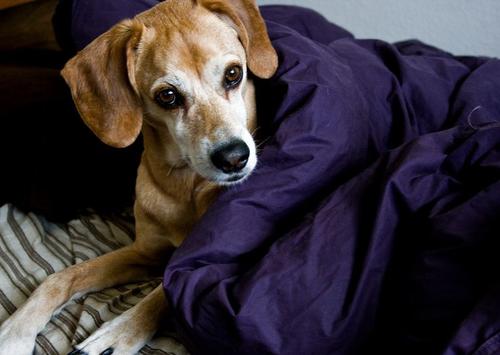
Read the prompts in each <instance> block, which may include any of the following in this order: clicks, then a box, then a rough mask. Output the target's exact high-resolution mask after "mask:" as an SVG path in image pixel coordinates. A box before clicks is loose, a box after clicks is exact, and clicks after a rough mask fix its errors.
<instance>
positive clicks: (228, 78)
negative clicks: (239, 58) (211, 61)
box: [224, 65, 243, 89]
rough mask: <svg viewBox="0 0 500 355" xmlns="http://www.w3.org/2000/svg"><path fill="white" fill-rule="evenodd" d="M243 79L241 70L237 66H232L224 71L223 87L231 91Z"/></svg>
mask: <svg viewBox="0 0 500 355" xmlns="http://www.w3.org/2000/svg"><path fill="white" fill-rule="evenodd" d="M242 78H243V69H242V68H241V67H240V66H239V65H233V66H231V67H229V68H227V69H226V73H225V74H224V86H225V87H226V89H231V88H233V87H235V86H236V85H238V84H239V83H240V81H241V79H242Z"/></svg>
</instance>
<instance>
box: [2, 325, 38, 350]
mask: <svg viewBox="0 0 500 355" xmlns="http://www.w3.org/2000/svg"><path fill="white" fill-rule="evenodd" d="M10 323H11V322H9V321H8V320H7V321H5V322H4V324H3V325H2V327H1V328H0V355H12V354H16V355H31V354H32V353H33V348H34V347H35V337H34V336H31V335H28V334H23V332H22V331H20V330H17V329H16V327H12V326H11V324H10Z"/></svg>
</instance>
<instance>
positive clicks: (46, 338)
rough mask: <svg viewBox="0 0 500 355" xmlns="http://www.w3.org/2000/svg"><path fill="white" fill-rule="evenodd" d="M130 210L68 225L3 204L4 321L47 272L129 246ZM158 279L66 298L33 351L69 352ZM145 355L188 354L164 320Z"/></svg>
mask: <svg viewBox="0 0 500 355" xmlns="http://www.w3.org/2000/svg"><path fill="white" fill-rule="evenodd" d="M133 236H134V225H133V217H131V215H130V214H125V213H124V214H121V215H110V216H103V215H96V214H95V213H94V214H92V213H90V212H89V213H88V214H86V215H82V216H80V218H78V219H75V220H71V221H69V222H67V223H51V222H49V221H47V219H45V218H44V217H42V216H39V215H36V214H34V213H24V212H22V211H20V210H18V209H16V208H15V207H14V206H13V205H11V204H6V205H4V206H2V207H1V208H0V270H1V272H0V306H1V307H0V322H2V321H4V320H5V319H6V318H7V317H8V316H9V315H11V314H12V313H13V312H14V311H15V310H16V308H17V307H19V306H20V305H21V304H22V303H23V302H24V301H25V300H26V299H27V297H28V296H29V295H30V294H31V293H32V292H33V291H34V289H35V288H36V286H37V285H39V284H40V283H41V282H42V281H43V280H44V279H45V278H46V277H47V276H48V275H50V274H52V273H54V272H57V271H60V270H62V269H64V268H66V267H67V266H69V265H72V264H75V263H78V262H81V261H84V260H87V259H90V258H95V257H96V256H99V255H102V254H104V253H106V252H109V251H111V250H114V249H116V248H119V247H121V246H124V245H127V244H130V243H131V242H132V240H133ZM160 282H161V280H160V279H156V280H146V281H144V282H141V283H136V284H129V285H121V286H118V287H115V288H111V289H106V290H103V291H101V292H96V293H92V294H89V295H87V296H84V297H81V298H78V299H75V300H72V301H70V302H68V303H67V304H66V305H64V307H62V309H61V310H60V311H59V312H58V313H57V315H55V316H54V317H53V318H52V319H51V321H50V323H49V324H48V325H47V326H46V327H45V329H44V330H43V332H41V333H40V334H39V335H38V337H37V340H36V347H35V354H53V355H57V354H67V353H68V352H70V351H71V349H72V346H74V345H76V344H79V343H80V342H82V341H83V340H84V339H86V338H87V337H88V336H89V335H90V334H92V332H94V331H95V330H96V329H97V328H99V327H100V326H101V325H102V323H104V322H106V321H108V320H110V319H112V318H114V317H116V316H117V315H119V314H121V313H122V312H124V311H125V310H127V309H128V308H130V307H132V306H133V305H135V304H136V303H138V302H139V301H140V300H141V299H142V298H143V297H145V296H146V295H147V294H148V293H149V292H151V291H152V290H153V289H154V288H155V287H156V286H157V285H158V284H159V283H160ZM140 353H141V354H158V355H161V354H168V355H183V354H187V351H186V349H185V348H184V347H183V346H182V345H181V344H180V343H179V341H178V340H177V339H176V337H175V332H174V331H173V329H172V326H171V325H170V326H169V322H168V321H166V322H165V324H164V326H163V328H162V332H160V333H159V334H157V335H156V336H155V338H154V339H153V340H151V341H150V342H149V343H148V344H147V345H146V346H145V347H144V348H143V349H142V350H141V351H140Z"/></svg>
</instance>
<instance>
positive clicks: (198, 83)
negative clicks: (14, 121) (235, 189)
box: [0, 0, 277, 355]
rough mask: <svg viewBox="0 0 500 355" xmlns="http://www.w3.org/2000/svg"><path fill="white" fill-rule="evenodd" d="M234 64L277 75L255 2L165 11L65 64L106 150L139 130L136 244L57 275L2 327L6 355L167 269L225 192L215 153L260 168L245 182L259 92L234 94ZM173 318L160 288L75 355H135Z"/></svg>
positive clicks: (248, 85) (229, 0)
mask: <svg viewBox="0 0 500 355" xmlns="http://www.w3.org/2000/svg"><path fill="white" fill-rule="evenodd" d="M234 63H238V64H241V66H242V67H243V68H246V67H248V68H249V69H250V70H251V71H252V72H253V74H254V75H256V76H259V77H262V78H268V77H270V76H271V75H272V74H273V73H274V72H275V70H276V67H277V57H276V53H275V51H274V49H273V48H272V46H271V43H270V41H269V38H268V37H267V32H266V29H265V26H264V23H263V20H262V18H261V17H260V14H259V13H258V9H257V7H256V5H255V2H254V1H253V0H252V1H250V0H199V1H193V0H176V1H173V0H169V1H165V2H163V3H160V4H159V5H157V6H155V7H154V8H152V9H151V10H149V11H146V12H144V13H142V14H139V15H138V16H136V17H135V18H134V19H132V20H125V21H123V22H121V23H120V24H118V25H116V26H115V27H113V28H112V29H111V30H109V31H108V32H106V33H105V34H103V35H101V36H100V37H99V38H97V39H96V40H95V41H94V42H92V43H91V44H90V45H89V46H88V47H87V48H86V49H84V50H83V51H82V52H80V53H79V54H78V55H77V56H76V57H75V58H73V59H71V60H70V61H69V62H68V64H67V65H66V67H65V68H64V70H63V72H62V74H63V76H64V78H65V80H66V81H67V83H68V85H69V86H70V88H71V92H72V94H73V98H74V100H75V103H76V105H77V107H78V110H79V112H80V114H81V116H82V118H83V119H84V121H85V122H86V123H87V125H88V126H89V127H90V129H92V131H93V132H94V133H95V134H96V135H97V136H98V137H99V138H100V139H101V140H102V141H103V142H105V143H107V144H110V145H113V146H115V147H124V146H127V145H129V144H131V143H132V142H133V141H134V140H135V139H136V137H137V135H138V134H139V132H140V131H141V130H142V133H143V138H144V153H143V156H142V160H141V164H140V166H139V170H138V177H137V183H136V202H135V206H134V213H135V217H136V240H135V242H134V243H133V244H132V245H130V246H127V247H124V248H122V249H119V250H116V251H114V252H112V253H109V254H106V255H103V256H101V257H98V258H96V259H93V260H89V261H87V262H84V263H81V264H78V265H74V266H71V267H69V268H67V269H66V270H63V271H61V272H59V273H57V274H54V275H51V276H50V277H49V278H48V279H47V280H46V281H45V282H44V283H43V284H42V285H41V286H40V287H39V288H38V289H37V290H36V291H35V293H34V294H33V295H32V296H31V297H30V299H29V300H28V301H27V302H26V303H25V304H24V305H23V306H22V307H21V308H19V310H18V311H17V312H16V313H15V314H14V315H13V316H12V317H11V318H9V319H8V320H7V321H6V322H5V323H4V324H3V325H2V327H1V328H0V355H4V354H14V353H15V354H19V355H22V354H31V352H32V349H33V345H34V340H35V337H36V334H37V333H38V332H39V331H41V330H42V329H43V327H44V326H45V324H46V323H47V322H48V321H49V319H50V317H51V316H52V314H53V312H54V311H55V310H56V309H57V308H59V307H60V306H61V305H63V304H64V303H65V302H66V301H67V300H68V299H70V298H72V297H75V296H78V295H82V294H85V293H87V292H92V291H96V290H100V289H103V288H106V287H111V286H114V285H117V284H121V283H127V282H132V281H136V280H140V279H144V278H148V277H150V276H151V273H152V272H153V270H154V268H155V267H160V268H161V267H162V266H164V265H165V263H166V262H167V260H168V256H169V254H170V252H171V251H172V250H173V249H174V248H175V247H177V246H179V245H180V244H181V243H182V241H183V240H184V238H185V236H186V235H187V234H188V233H189V231H190V230H191V228H192V227H193V225H194V223H195V222H196V221H197V220H198V219H199V218H200V217H201V215H202V214H203V213H204V212H205V211H206V210H207V208H209V205H210V203H211V202H212V201H213V199H214V198H215V196H216V194H217V192H218V191H219V187H218V184H221V183H224V184H225V182H224V181H225V180H224V179H225V178H226V177H225V175H224V174H222V173H220V172H218V171H214V167H212V166H210V162H209V160H210V159H209V158H208V155H207V153H206V152H205V151H206V150H210V149H212V147H217V145H219V144H221V143H225V142H226V141H227V140H230V139H233V138H234V137H235V136H236V137H238V138H241V139H242V140H244V141H245V142H246V143H247V144H249V145H250V146H251V147H250V151H251V154H250V158H249V163H248V164H250V161H251V160H252V159H253V161H252V162H251V163H252V164H253V165H252V166H250V167H249V168H248V169H247V170H246V171H245V174H246V175H248V174H250V173H251V170H252V169H253V167H254V166H255V163H256V160H255V159H256V158H255V157H254V155H255V146H254V143H253V140H252V139H251V135H250V133H249V132H253V131H254V129H255V126H256V122H255V102H254V101H255V99H254V87H253V85H252V82H251V80H249V79H247V77H246V75H245V77H244V79H243V81H242V83H241V85H240V87H238V88H237V89H234V90H231V91H228V90H225V89H224V88H223V86H222V79H223V75H224V71H225V68H227V67H228V66H230V65H232V64H234ZM171 81H174V82H175V83H176V85H178V86H179V87H180V88H182V90H184V91H185V105H183V107H182V108H179V109H175V110H165V109H164V108H161V107H159V106H158V105H157V103H155V100H154V96H155V92H157V91H158V90H161V89H164V88H165V86H167V85H171V83H170V82H171ZM169 83H170V84H169ZM252 154H253V155H252ZM228 181H230V180H228ZM227 184H229V182H227ZM166 310H167V304H166V301H165V299H164V295H163V290H162V288H161V286H159V287H158V288H157V289H156V290H155V291H153V292H152V293H151V294H150V295H148V296H147V297H146V298H145V299H144V300H143V301H141V302H140V303H139V304H138V305H137V306H135V307H133V308H132V309H130V310H128V311H127V312H125V313H124V314H122V315H121V316H119V317H117V318H115V319H114V320H112V321H111V322H108V323H105V324H104V325H103V327H102V328H101V329H99V330H98V331H97V332H96V333H94V334H93V335H92V336H91V337H90V338H89V339H87V340H86V341H85V342H84V343H82V344H80V345H79V346H78V349H83V350H84V351H85V352H86V353H88V354H89V355H93V354H99V353H100V352H102V351H104V350H105V349H106V348H108V347H113V348H114V349H115V354H120V355H121V354H133V353H135V352H137V351H138V350H139V349H140V348H141V347H142V346H143V345H144V343H145V342H146V341H147V340H148V339H150V338H151V337H152V335H153V334H154V332H155V330H156V327H157V324H158V322H159V320H160V319H161V318H162V317H163V315H164V312H165V311H166Z"/></svg>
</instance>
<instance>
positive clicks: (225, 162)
mask: <svg viewBox="0 0 500 355" xmlns="http://www.w3.org/2000/svg"><path fill="white" fill-rule="evenodd" d="M249 155H250V149H249V148H248V146H247V144H246V143H245V142H243V141H242V140H240V139H238V140H234V141H232V142H230V143H228V144H225V145H223V146H221V147H219V148H217V149H216V150H215V151H214V152H212V154H211V155H210V160H212V163H213V164H214V166H215V167H216V168H217V169H219V170H220V171H222V172H223V173H225V174H234V173H238V172H240V171H241V170H243V168H244V167H245V166H246V165H247V162H248V157H249Z"/></svg>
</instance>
